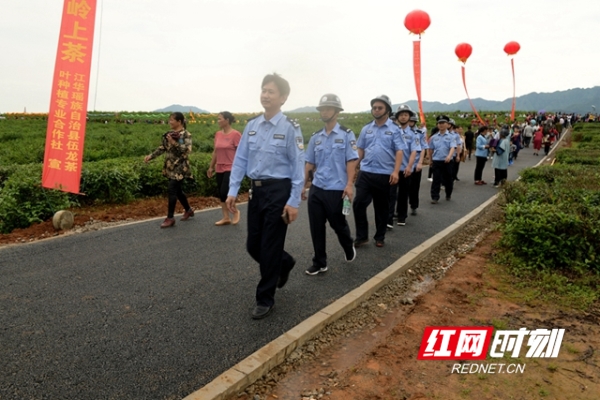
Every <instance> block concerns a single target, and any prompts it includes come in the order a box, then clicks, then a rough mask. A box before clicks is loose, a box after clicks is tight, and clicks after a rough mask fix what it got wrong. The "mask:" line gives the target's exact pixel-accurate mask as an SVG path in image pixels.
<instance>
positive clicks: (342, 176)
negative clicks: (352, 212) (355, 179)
mask: <svg viewBox="0 0 600 400" xmlns="http://www.w3.org/2000/svg"><path fill="white" fill-rule="evenodd" d="M305 155H306V161H307V162H309V163H311V164H313V165H315V166H316V167H317V171H316V172H315V176H314V177H313V181H312V183H313V185H315V186H317V187H319V188H321V189H325V190H344V189H345V188H346V185H347V184H348V171H347V170H346V162H348V161H352V160H357V159H358V152H357V151H356V136H354V132H352V131H351V130H350V129H347V128H344V127H342V126H340V124H335V127H334V128H333V130H332V131H331V132H330V133H329V135H328V134H327V133H326V132H325V128H323V129H321V130H320V131H318V132H315V133H314V134H313V135H312V137H311V138H310V141H309V142H308V146H307V148H306V153H305Z"/></svg>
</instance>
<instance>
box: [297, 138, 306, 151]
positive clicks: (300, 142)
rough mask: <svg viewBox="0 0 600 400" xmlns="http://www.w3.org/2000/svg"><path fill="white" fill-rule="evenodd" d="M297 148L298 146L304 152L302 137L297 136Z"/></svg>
mask: <svg viewBox="0 0 600 400" xmlns="http://www.w3.org/2000/svg"><path fill="white" fill-rule="evenodd" d="M296 146H298V148H299V149H300V150H304V141H303V139H302V136H296Z"/></svg>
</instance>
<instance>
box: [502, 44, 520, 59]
mask: <svg viewBox="0 0 600 400" xmlns="http://www.w3.org/2000/svg"><path fill="white" fill-rule="evenodd" d="M519 50H521V45H520V44H519V43H517V42H508V43H506V46H504V51H505V52H506V54H508V55H509V56H512V55H515V54H517V53H518V52H519Z"/></svg>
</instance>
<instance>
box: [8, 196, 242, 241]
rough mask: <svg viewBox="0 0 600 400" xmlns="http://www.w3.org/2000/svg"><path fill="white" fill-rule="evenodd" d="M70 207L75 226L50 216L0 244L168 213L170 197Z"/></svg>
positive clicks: (207, 203) (201, 202) (209, 204)
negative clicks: (59, 224) (56, 223)
mask: <svg viewBox="0 0 600 400" xmlns="http://www.w3.org/2000/svg"><path fill="white" fill-rule="evenodd" d="M188 200H189V202H190V205H191V206H192V207H193V208H194V209H195V210H203V209H206V208H215V207H220V206H221V203H220V200H219V199H218V198H216V197H197V196H188ZM238 201H239V202H245V201H248V194H247V193H244V194H241V195H239V196H238ZM69 211H71V212H72V213H73V215H74V220H75V226H74V227H73V229H70V230H67V231H62V230H58V231H57V230H55V229H54V227H53V226H52V219H49V220H47V221H44V222H41V223H39V224H35V225H32V226H30V227H29V228H24V229H15V230H14V231H12V232H11V233H9V234H0V247H1V246H5V245H9V244H20V243H28V242H33V241H36V240H41V239H47V238H49V237H54V236H59V235H72V234H76V233H81V232H86V231H93V230H98V229H102V228H106V227H109V226H114V225H120V224H126V223H129V222H133V221H141V220H146V219H150V218H156V217H166V213H167V199H166V198H165V197H153V198H147V199H140V200H135V201H132V202H131V203H128V204H120V205H95V206H85V207H77V208H72V209H70V210H69ZM183 211H184V210H183V209H182V207H181V205H180V204H179V203H177V208H176V209H175V213H183ZM215 222H216V221H215ZM158 224H160V222H159V223H158Z"/></svg>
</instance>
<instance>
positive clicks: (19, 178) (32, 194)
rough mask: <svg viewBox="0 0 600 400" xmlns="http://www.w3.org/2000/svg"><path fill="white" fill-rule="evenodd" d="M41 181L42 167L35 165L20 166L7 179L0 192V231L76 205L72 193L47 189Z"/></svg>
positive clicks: (23, 225) (3, 231)
mask: <svg viewBox="0 0 600 400" xmlns="http://www.w3.org/2000/svg"><path fill="white" fill-rule="evenodd" d="M41 181H42V167H41V165H35V164H33V165H22V166H19V168H18V169H17V170H15V171H14V172H13V173H12V174H11V175H10V176H9V177H8V179H6V181H5V182H4V185H3V186H2V190H1V191H0V232H2V233H9V232H11V231H12V230H13V229H15V228H26V227H28V226H30V225H31V224H33V223H36V222H42V221H44V220H46V219H48V218H50V217H52V216H53V215H54V213H55V212H56V211H58V210H61V209H65V208H69V207H71V206H72V205H73V200H72V197H71V196H70V195H69V194H68V193H65V192H61V191H59V190H49V189H45V188H43V187H42V186H41Z"/></svg>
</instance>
